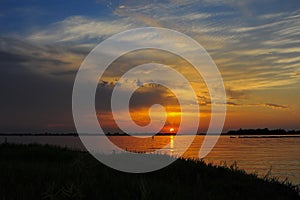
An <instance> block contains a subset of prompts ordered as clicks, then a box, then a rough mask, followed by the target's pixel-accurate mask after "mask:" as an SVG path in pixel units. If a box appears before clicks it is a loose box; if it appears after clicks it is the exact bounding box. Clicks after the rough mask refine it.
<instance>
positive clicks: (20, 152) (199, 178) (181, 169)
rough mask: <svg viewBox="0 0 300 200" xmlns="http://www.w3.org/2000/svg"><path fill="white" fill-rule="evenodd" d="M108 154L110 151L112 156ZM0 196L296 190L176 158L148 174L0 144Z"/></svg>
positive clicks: (286, 194)
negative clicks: (162, 167) (131, 172)
mask: <svg viewBox="0 0 300 200" xmlns="http://www.w3.org/2000/svg"><path fill="white" fill-rule="evenodd" d="M112 156H114V155H112ZM0 199H32V200H33V199H272V200H275V199H300V198H299V196H298V192H297V188H295V187H294V186H292V185H291V184H288V183H282V182H278V181H277V180H276V179H274V178H273V179H271V178H267V177H266V178H264V179H259V178H258V177H257V176H256V175H249V174H246V173H245V172H243V171H240V170H237V169H236V167H234V166H232V167H227V168H226V167H216V166H211V165H206V164H205V163H203V162H201V161H194V160H186V159H179V160H177V161H176V162H174V163H173V164H172V165H170V166H168V167H166V168H164V169H162V170H159V171H156V172H151V173H146V174H129V173H123V172H119V171H116V170H113V169H110V168H108V167H106V166H104V165H103V164H101V163H100V162H98V161H97V160H95V159H94V158H93V157H92V156H91V155H90V154H88V153H86V152H78V151H72V150H69V149H64V148H60V147H53V146H42V145H14V144H2V145H0Z"/></svg>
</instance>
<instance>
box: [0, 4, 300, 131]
mask: <svg viewBox="0 0 300 200" xmlns="http://www.w3.org/2000/svg"><path fill="white" fill-rule="evenodd" d="M146 26H157V27H164V28H170V29H174V30H177V31H180V32H183V33H185V34H187V35H188V36H190V37H192V38H194V39H195V40H196V41H198V42H199V43H200V44H201V45H203V47H204V48H205V49H206V50H207V51H208V52H209V54H210V55H211V56H212V58H213V59H214V61H215V63H216V64H217V66H218V67H219V70H220V72H221V74H222V76H223V79H224V82H225V86H226V89H227V95H228V101H229V104H228V107H229V110H228V112H229V113H228V121H236V123H235V124H234V123H228V124H227V125H226V127H225V128H226V129H232V128H239V127H243V128H256V127H270V128H286V129H300V125H299V120H300V115H299V114H298V113H299V112H300V106H299V103H298V100H297V99H299V98H300V94H299V86H300V80H299V79H300V2H299V1H298V0H290V1H286V2H283V1H279V0H261V1H259V0H248V1H237V0H227V1H221V0H211V1H209V0H200V1H196V0H191V1H187V0H165V1H137V0H129V1H102V0H99V1H72V2H71V1H33V0H32V1H26V0H24V1H12V0H10V1H8V0H3V1H1V3H0V27H1V29H0V58H1V61H0V67H1V68H0V69H1V74H0V82H1V90H2V92H3V95H2V96H3V98H2V99H1V101H0V103H1V104H0V106H1V110H2V114H1V115H2V116H1V121H2V122H1V124H0V131H2V132H3V131H4V132H5V131H24V130H25V131H26V130H28V131H30V130H50V131H68V130H74V125H73V122H72V114H71V93H72V85H73V81H74V77H75V74H76V71H77V70H78V68H79V66H80V63H81V62H82V60H83V59H84V57H85V56H86V55H87V53H88V52H89V51H90V50H91V49H93V47H95V45H97V44H98V43H99V42H101V41H103V40H104V39H106V38H108V37H109V36H111V35H113V34H115V33H118V32H121V31H124V30H129V29H132V28H137V27H146ZM203 98H204V99H205V98H207V96H205V95H203ZM16 113H20V114H16ZM24 116H26V117H24ZM251 116H256V117H251Z"/></svg>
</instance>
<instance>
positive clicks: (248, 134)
mask: <svg viewBox="0 0 300 200" xmlns="http://www.w3.org/2000/svg"><path fill="white" fill-rule="evenodd" d="M80 135H83V136H99V134H96V133H87V134H80ZM105 135H106V136H130V135H129V134H126V133H118V132H115V133H110V132H108V133H106V134H105ZM131 135H134V136H176V133H170V132H164V133H157V134H151V133H145V134H141V133H133V134H131ZM184 135H193V134H184ZM197 135H206V133H197ZM210 135H211V136H214V134H210ZM215 135H219V134H215ZM0 136H73V137H78V136H79V135H78V133H48V132H45V133H28V132H27V133H0ZM221 136H232V138H237V137H238V138H262V137H263V136H264V137H299V136H300V130H297V131H296V130H290V131H286V130H284V129H274V130H269V129H267V128H264V129H239V130H231V131H228V132H226V133H222V134H221Z"/></svg>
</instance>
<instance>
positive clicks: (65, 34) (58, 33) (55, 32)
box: [27, 16, 132, 44]
mask: <svg viewBox="0 0 300 200" xmlns="http://www.w3.org/2000/svg"><path fill="white" fill-rule="evenodd" d="M130 28H132V26H131V24H129V23H127V22H126V20H100V19H93V18H89V17H85V16H71V17H68V18H66V19H64V20H63V21H59V22H56V23H54V24H51V25H50V26H48V27H46V28H45V29H44V30H41V31H39V30H38V31H35V32H33V33H32V34H30V35H28V37H27V39H28V40H30V41H32V42H34V43H39V44H41V43H48V44H49V43H50V44H51V43H57V42H75V43H90V42H91V40H92V41H93V43H95V40H96V41H98V42H99V41H102V40H103V39H104V38H107V37H108V36H111V35H113V34H115V33H118V32H121V31H124V30H127V29H130Z"/></svg>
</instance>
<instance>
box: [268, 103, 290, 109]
mask: <svg viewBox="0 0 300 200" xmlns="http://www.w3.org/2000/svg"><path fill="white" fill-rule="evenodd" d="M265 106H266V107H269V108H273V109H288V108H289V107H288V106H286V105H279V104H274V103H266V104H265Z"/></svg>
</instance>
